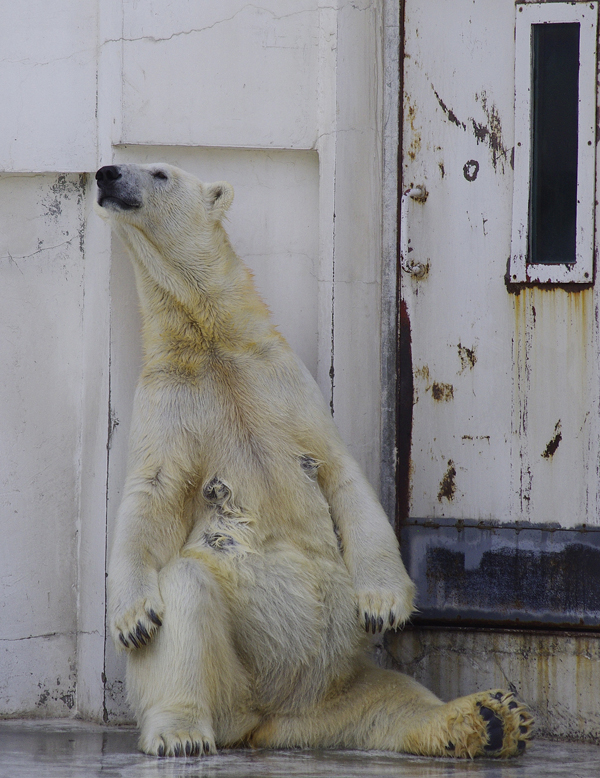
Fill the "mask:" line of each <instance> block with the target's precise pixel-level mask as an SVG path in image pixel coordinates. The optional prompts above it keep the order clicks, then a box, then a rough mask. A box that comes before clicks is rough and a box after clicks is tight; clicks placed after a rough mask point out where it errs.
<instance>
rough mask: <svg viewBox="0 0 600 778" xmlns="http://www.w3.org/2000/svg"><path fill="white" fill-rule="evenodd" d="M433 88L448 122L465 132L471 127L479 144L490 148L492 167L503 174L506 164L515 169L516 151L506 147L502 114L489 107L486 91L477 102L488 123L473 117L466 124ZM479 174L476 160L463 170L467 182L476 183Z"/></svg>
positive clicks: (494, 107)
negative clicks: (499, 168) (499, 169)
mask: <svg viewBox="0 0 600 778" xmlns="http://www.w3.org/2000/svg"><path fill="white" fill-rule="evenodd" d="M431 88H432V90H433V94H434V95H435V97H436V100H437V102H438V105H439V106H440V108H441V109H442V111H443V112H444V114H445V116H446V118H447V119H448V121H449V122H451V123H452V124H454V125H455V126H456V127H458V128H459V129H461V130H463V131H464V132H467V131H468V128H469V126H470V127H471V128H472V131H473V136H474V137H475V140H476V141H477V143H478V144H480V143H484V144H485V145H487V146H488V148H489V149H490V151H491V157H492V166H493V168H494V170H498V167H499V166H500V167H501V172H502V173H504V172H505V164H506V163H508V164H509V165H510V167H511V168H513V169H514V149H513V148H507V147H506V146H505V145H504V141H503V136H502V122H501V120H500V114H499V113H498V109H497V108H496V106H495V105H494V104H493V103H492V104H491V105H489V103H488V97H487V93H486V92H485V91H482V92H481V93H479V94H476V95H475V100H476V101H477V102H479V103H480V105H481V107H482V109H483V112H484V114H485V116H486V119H487V122H479V121H477V120H476V119H475V118H473V117H469V119H468V121H467V122H465V121H462V119H459V118H458V116H457V115H456V114H455V113H454V111H453V110H452V109H451V108H450V107H448V105H447V104H446V103H445V102H444V100H443V99H442V97H441V96H440V95H439V94H438V92H437V91H436V89H435V87H434V86H433V84H431ZM478 172H479V163H478V162H476V161H475V160H470V161H469V162H467V163H466V164H465V166H464V168H463V173H464V176H465V178H466V179H467V181H474V180H475V178H477V173H478ZM471 176H472V177H471Z"/></svg>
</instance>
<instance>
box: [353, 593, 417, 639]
mask: <svg viewBox="0 0 600 778" xmlns="http://www.w3.org/2000/svg"><path fill="white" fill-rule="evenodd" d="M412 611H413V605H412V597H406V598H404V599H403V598H402V597H400V596H398V595H394V594H393V593H391V592H384V593H378V594H374V593H372V592H358V618H359V621H360V622H361V623H362V624H363V626H364V628H365V631H366V632H372V633H373V634H375V633H376V632H386V631H387V630H388V629H398V627H400V626H402V624H404V622H405V621H407V620H408V618H409V617H410V614H411V613H412Z"/></svg>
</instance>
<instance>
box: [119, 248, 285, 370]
mask: <svg viewBox="0 0 600 778" xmlns="http://www.w3.org/2000/svg"><path fill="white" fill-rule="evenodd" d="M127 245H128V248H129V251H130V254H131V255H132V257H133V259H134V269H135V273H136V281H137V288H138V295H139V298H140V305H141V311H142V318H143V323H144V326H143V342H144V343H143V345H144V352H145V355H146V360H147V361H155V360H159V361H163V360H165V359H167V360H169V361H170V360H172V359H173V358H174V355H175V354H176V355H177V360H178V361H180V360H181V358H182V356H183V355H184V354H185V355H186V360H187V361H191V362H195V361H196V359H197V358H198V357H202V355H203V354H205V353H206V352H212V351H214V349H215V347H217V346H218V347H226V348H231V349H235V350H242V351H243V350H244V349H245V348H247V347H249V345H250V344H251V345H252V347H257V346H260V344H261V343H265V342H267V341H272V340H273V339H274V338H275V339H277V340H281V336H280V335H279V334H278V333H277V332H276V331H275V328H274V327H273V325H272V323H271V321H270V315H269V310H268V308H267V306H266V305H265V304H264V302H263V301H262V299H261V298H260V296H259V294H258V292H257V291H256V288H255V286H254V281H253V278H252V274H251V272H250V271H249V269H248V268H247V267H246V265H245V264H244V263H243V262H242V260H240V259H239V257H238V256H237V255H236V254H235V252H234V251H233V249H232V248H231V246H230V245H229V243H228V241H225V243H223V242H221V245H220V246H219V250H218V251H210V252H206V254H204V255H203V256H199V257H197V258H195V259H194V261H193V262H189V261H187V264H183V262H182V263H179V262H178V261H177V258H176V257H170V258H169V257H168V258H165V257H164V256H163V255H161V254H159V253H158V251H157V250H156V249H155V248H154V247H152V246H150V245H148V244H147V245H145V246H141V245H140V244H139V243H138V244H137V245H132V243H131V242H130V241H127ZM186 260H187V258H186Z"/></svg>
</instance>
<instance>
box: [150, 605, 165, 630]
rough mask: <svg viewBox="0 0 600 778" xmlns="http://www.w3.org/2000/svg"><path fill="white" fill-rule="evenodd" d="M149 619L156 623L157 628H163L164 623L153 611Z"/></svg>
mask: <svg viewBox="0 0 600 778" xmlns="http://www.w3.org/2000/svg"><path fill="white" fill-rule="evenodd" d="M148 618H149V619H150V621H152V622H154V623H155V624H156V626H157V627H162V621H161V620H160V618H159V617H158V616H157V615H156V613H155V612H154V611H153V610H152V609H151V610H149V611H148Z"/></svg>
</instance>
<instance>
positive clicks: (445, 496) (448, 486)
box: [437, 459, 456, 502]
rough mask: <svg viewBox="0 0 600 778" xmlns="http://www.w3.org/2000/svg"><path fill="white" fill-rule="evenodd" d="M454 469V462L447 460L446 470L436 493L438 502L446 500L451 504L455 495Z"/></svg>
mask: <svg viewBox="0 0 600 778" xmlns="http://www.w3.org/2000/svg"><path fill="white" fill-rule="evenodd" d="M455 478H456V468H455V467H454V462H453V461H452V460H451V459H449V460H448V469H447V470H446V472H445V474H444V477H443V478H442V480H441V481H440V489H439V491H438V496H437V498H438V502H442V500H448V502H452V500H453V499H454V495H455V493H456V483H455V480H454V479H455Z"/></svg>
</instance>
